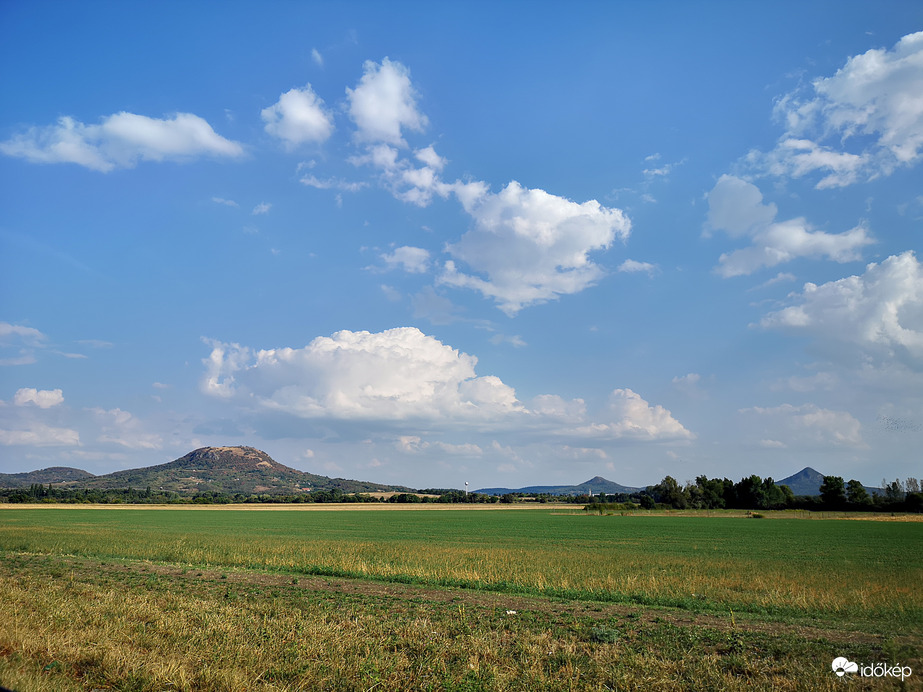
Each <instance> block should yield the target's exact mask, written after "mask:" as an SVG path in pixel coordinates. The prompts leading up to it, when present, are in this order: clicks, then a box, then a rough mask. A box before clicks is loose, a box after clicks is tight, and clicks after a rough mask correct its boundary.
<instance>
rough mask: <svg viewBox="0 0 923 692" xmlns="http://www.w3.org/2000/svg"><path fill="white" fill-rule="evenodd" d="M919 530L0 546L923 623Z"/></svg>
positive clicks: (748, 526) (319, 534)
mask: <svg viewBox="0 0 923 692" xmlns="http://www.w3.org/2000/svg"><path fill="white" fill-rule="evenodd" d="M921 539H923V524H920V523H912V522H907V523H899V522H864V521H805V520H799V519H778V520H773V521H758V520H749V519H743V518H737V517H732V518H726V517H703V518H696V517H688V516H686V517H682V518H676V517H643V518H641V517H621V516H603V517H600V516H579V515H573V516H567V515H558V514H554V513H553V512H550V511H548V510H533V511H518V512H503V511H494V512H491V511H481V512H467V511H464V510H458V511H441V512H414V511H406V512H400V511H392V512H361V511H356V512H297V511H293V512H265V513H264V512H248V511H240V512H238V511H233V510H221V511H214V512H206V511H198V512H187V511H183V510H176V511H171V510H135V511H132V512H120V511H110V510H76V509H75V510H72V511H67V510H61V509H58V510H55V511H46V510H43V509H35V510H19V511H16V512H3V513H0V549H2V550H6V551H13V552H23V553H38V554H49V555H54V554H58V555H78V556H85V557H92V558H118V559H122V558H124V559H134V560H150V561H153V562H159V563H165V564H179V565H200V566H214V567H227V568H245V569H253V570H270V571H282V572H287V573H292V574H324V575H331V576H348V577H361V578H372V579H380V580H386V581H396V582H407V583H422V584H433V585H443V586H462V587H466V588H474V589H485V590H493V591H502V592H514V593H524V594H534V595H543V596H558V597H565V598H576V599H590V600H600V601H612V602H624V603H638V604H647V605H656V606H670V607H681V608H688V609H692V610H697V611H707V610H717V611H722V612H729V611H734V612H750V613H760V614H770V615H776V616H805V617H813V618H824V619H830V618H832V619H834V620H837V619H838V620H843V621H847V622H863V623H867V624H868V625H869V626H871V627H875V626H883V627H890V628H895V629H902V630H906V629H911V630H916V629H919V627H920V624H921V621H923V551H921V550H920V549H919V548H920V545H923V540H921Z"/></svg>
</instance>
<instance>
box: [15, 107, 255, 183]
mask: <svg viewBox="0 0 923 692" xmlns="http://www.w3.org/2000/svg"><path fill="white" fill-rule="evenodd" d="M0 152H2V153H4V154H6V155H7V156H15V157H18V158H23V159H26V160H27V161H31V162H32V163H76V164H78V165H80V166H84V167H86V168H90V169H92V170H96V171H102V172H107V171H111V170H113V169H115V168H132V167H134V166H135V165H137V163H138V162H139V161H184V160H188V159H191V158H195V157H199V156H215V157H225V158H235V157H239V156H241V155H242V154H243V153H244V150H243V147H242V146H241V145H240V144H239V143H237V142H232V141H230V140H228V139H225V138H224V137H222V136H220V135H219V134H217V133H216V132H215V131H214V130H213V129H212V127H211V125H209V124H208V122H206V121H205V120H204V119H203V118H200V117H199V116H197V115H194V114H192V113H177V114H175V115H174V116H173V117H172V118H163V119H158V118H150V117H148V116H145V115H137V114H135V113H126V112H124V111H123V112H121V113H116V114H114V115H110V116H107V117H105V118H103V119H102V121H101V122H100V124H99V125H85V124H83V123H81V122H79V121H77V120H75V119H73V118H70V117H67V116H64V117H61V118H59V119H58V122H57V123H56V124H55V125H49V126H46V127H30V128H29V129H28V130H27V131H26V132H24V133H21V134H19V135H16V136H15V137H13V138H12V139H9V140H7V141H5V142H0Z"/></svg>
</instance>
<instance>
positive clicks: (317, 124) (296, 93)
mask: <svg viewBox="0 0 923 692" xmlns="http://www.w3.org/2000/svg"><path fill="white" fill-rule="evenodd" d="M260 116H261V117H262V118H263V122H265V123H266V125H265V128H266V132H268V133H269V134H271V135H272V136H273V137H278V138H279V139H281V140H282V141H283V142H285V145H286V147H287V148H288V149H294V148H295V147H298V146H300V145H302V144H307V143H320V142H325V141H326V140H327V139H329V137H330V135H331V134H332V133H333V115H332V114H331V113H330V111H329V110H327V108H326V107H325V106H324V101H323V99H321V98H320V97H319V96H318V95H317V94H315V93H314V90H313V89H312V88H311V85H310V84H308V85H307V86H305V87H304V88H303V89H290V90H288V91H286V92H285V93H284V94H282V95H281V96H280V97H279V100H278V101H277V102H276V103H274V104H273V105H272V106H269V107H267V108H264V109H263V110H262V111H261V112H260Z"/></svg>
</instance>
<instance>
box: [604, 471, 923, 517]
mask: <svg viewBox="0 0 923 692" xmlns="http://www.w3.org/2000/svg"><path fill="white" fill-rule="evenodd" d="M589 504H591V505H594V504H595V505H601V504H621V505H625V504H632V505H637V506H638V507H639V508H643V509H655V508H660V509H747V510H759V509H807V510H849V511H876V512H881V511H886V512H923V493H921V484H920V481H919V479H916V478H907V479H906V480H905V481H903V482H901V481H900V480H899V479H896V480H894V481H892V482H890V483H888V482H887V481H885V480H883V481H882V487H881V489H880V492H872V493H871V494H870V493H869V492H868V490H866V488H865V487H864V486H863V485H862V483H860V482H859V481H857V480H855V479H851V480H849V481H848V482H846V481H844V480H843V478H842V477H841V476H824V479H823V482H822V483H821V485H820V494H819V495H795V494H794V493H793V492H792V490H791V488H789V487H788V486H787V485H776V483H775V481H774V480H773V479H772V478H760V477H759V476H756V475H753V476H749V477H747V478H742V479H741V480H740V481H738V482H737V483H735V482H734V481H731V480H729V479H727V478H708V477H706V476H698V477H697V478H696V479H695V482H694V483H693V482H687V483H685V484H684V485H680V483H679V482H677V480H676V479H675V478H673V477H672V476H667V477H666V478H664V479H663V480H662V481H660V483H658V484H657V485H651V486H648V487H647V488H645V489H644V490H643V491H641V492H639V493H632V494H626V493H619V494H612V495H606V494H605V493H600V494H599V495H598V496H596V497H594V498H592V500H591V502H590V503H589ZM622 508H626V507H624V506H623V507H622Z"/></svg>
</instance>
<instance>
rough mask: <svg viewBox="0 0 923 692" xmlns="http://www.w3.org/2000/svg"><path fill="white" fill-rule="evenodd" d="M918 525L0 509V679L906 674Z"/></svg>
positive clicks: (134, 683)
mask: <svg viewBox="0 0 923 692" xmlns="http://www.w3.org/2000/svg"><path fill="white" fill-rule="evenodd" d="M921 539H923V523H920V522H897V521H840V520H824V521H810V520H804V519H797V518H777V519H773V520H753V519H746V518H743V517H739V516H710V517H702V516H689V515H686V516H585V515H583V514H582V513H560V512H555V511H552V510H548V509H533V510H522V511H502V510H493V511H476V512H475V511H468V510H443V511H419V510H405V511H402V510H393V511H362V510H361V509H357V510H356V511H297V510H292V511H266V512H261V511H246V510H243V511H239V510H233V509H221V510H200V509H198V510H186V509H134V510H130V511H126V510H111V509H54V510H50V509H45V508H41V509H16V510H12V509H11V510H2V511H0V551H3V553H2V555H3V565H2V569H0V615H2V616H3V621H4V622H5V623H6V624H4V625H0V654H2V658H0V681H2V682H3V683H4V684H5V685H6V686H10V685H14V687H15V688H16V689H19V690H28V689H106V688H108V689H125V690H163V689H190V690H191V689H209V690H211V689H214V690H224V689H228V690H236V689H303V690H310V689H343V690H347V689H348V690H353V689H355V690H360V689H361V690H368V689H379V690H384V689H395V690H400V689H432V690H441V689H458V690H462V689H470V690H479V689H485V690H494V689H496V690H504V689H517V690H518V689H522V690H527V689H528V690H531V689H547V690H558V689H580V690H582V689H592V690H606V689H652V688H653V687H655V686H656V687H657V688H664V689H706V688H707V689H744V688H747V689H753V688H757V689H842V684H843V683H844V681H843V680H840V679H839V678H837V677H836V676H835V675H833V673H832V671H831V668H830V661H832V659H833V658H835V657H837V656H846V657H849V658H850V660H858V661H867V662H869V663H876V662H886V663H890V664H892V665H895V664H898V663H900V664H902V665H910V666H911V667H913V669H914V670H916V671H917V673H918V675H920V676H923V667H921V656H920V653H921V649H920V646H921V641H923V551H921V550H920V548H921V546H923V540H921ZM508 611H516V612H515V613H512V612H508ZM869 682H870V681H868V680H861V679H859V678H855V679H853V680H850V681H849V685H850V686H851V687H855V688H856V689H864V688H865V687H863V685H865V686H867V684H868V683H869ZM917 682H918V678H917V677H916V676H911V678H910V679H908V680H907V681H905V683H904V685H905V686H906V685H910V686H911V687H914V686H917ZM889 683H893V680H878V681H874V682H873V684H874V688H875V689H878V688H880V687H881V685H885V686H886V687H887V686H888V684H889ZM838 684H839V687H838V686H837V685H838Z"/></svg>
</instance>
